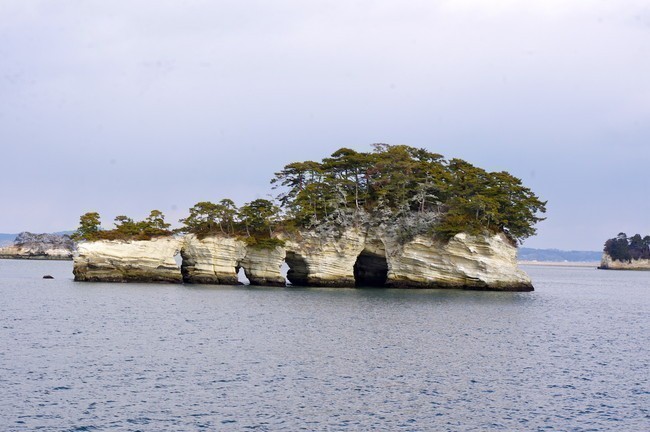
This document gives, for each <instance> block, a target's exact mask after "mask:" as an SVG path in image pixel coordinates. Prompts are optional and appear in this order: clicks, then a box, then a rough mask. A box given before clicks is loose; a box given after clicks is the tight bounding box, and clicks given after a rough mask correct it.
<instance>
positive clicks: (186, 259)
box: [181, 234, 286, 286]
mask: <svg viewBox="0 0 650 432" xmlns="http://www.w3.org/2000/svg"><path fill="white" fill-rule="evenodd" d="M181 256H182V257H183V264H182V266H181V270H182V273H183V280H184V281H185V282H187V283H203V284H222V285H237V284H239V281H238V277H237V275H238V272H239V269H240V268H243V269H244V274H245V275H246V277H247V278H248V280H249V281H250V283H251V285H267V286H284V285H285V284H286V282H285V279H284V276H282V273H281V272H280V268H281V266H282V264H283V263H284V259H285V250H284V249H283V248H279V247H278V248H274V249H259V248H255V247H250V246H246V243H244V242H243V241H241V240H238V239H236V238H233V237H226V236H221V235H217V236H208V237H204V238H198V237H197V236H196V235H194V234H188V235H187V236H185V238H184V241H183V246H182V249H181Z"/></svg>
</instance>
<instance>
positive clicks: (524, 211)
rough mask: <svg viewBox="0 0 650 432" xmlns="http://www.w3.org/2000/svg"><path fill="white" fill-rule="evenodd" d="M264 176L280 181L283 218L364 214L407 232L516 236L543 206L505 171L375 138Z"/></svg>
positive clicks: (308, 222) (346, 218) (529, 229)
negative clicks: (370, 146)
mask: <svg viewBox="0 0 650 432" xmlns="http://www.w3.org/2000/svg"><path fill="white" fill-rule="evenodd" d="M272 183H273V184H274V185H275V186H276V187H281V188H282V189H283V190H282V193H281V194H280V196H279V197H278V199H279V201H280V203H281V205H282V207H283V209H284V210H285V211H286V218H287V219H288V220H291V221H293V222H294V223H295V224H297V225H298V226H302V227H310V226H318V225H321V224H323V223H327V222H328V221H335V222H336V223H339V224H341V223H350V221H352V222H356V221H358V220H359V219H360V218H362V219H363V216H364V215H368V216H369V217H367V218H366V219H368V220H370V221H379V223H383V224H385V225H390V226H393V227H394V226H397V227H401V228H402V229H415V230H416V231H418V232H414V233H413V234H421V233H423V232H422V231H423V230H424V231H426V232H428V233H430V234H438V235H440V236H442V237H444V238H449V237H452V236H453V235H455V234H457V233H460V232H466V233H469V234H480V233H484V232H489V233H498V232H503V233H505V234H506V235H507V236H508V237H509V238H510V239H511V240H513V241H517V240H519V241H521V240H523V239H525V238H527V237H529V236H531V235H533V234H535V232H536V230H535V227H534V225H535V224H536V223H537V222H539V221H541V220H543V218H542V217H540V214H541V213H544V212H545V211H546V208H545V205H546V202H543V201H541V200H540V199H539V198H538V197H537V196H536V195H535V194H534V193H533V192H532V191H531V190H530V189H528V188H526V187H524V186H523V185H522V183H521V180H520V179H518V178H516V177H514V176H512V175H510V174H508V173H507V172H487V171H485V170H483V169H481V168H478V167H475V166H473V165H472V164H470V163H469V162H466V161H464V160H461V159H451V160H445V159H444V157H443V156H442V155H440V154H437V153H431V152H429V151H427V150H426V149H418V148H414V147H409V146H405V145H395V146H393V145H387V144H375V145H374V151H373V152H369V153H363V152H356V151H354V150H351V149H347V148H341V149H339V150H337V151H336V152H334V153H333V154H332V155H331V157H329V158H325V159H323V160H322V161H320V162H314V161H306V162H295V163H291V164H289V165H287V166H285V167H284V169H283V170H281V171H280V172H278V173H276V174H275V178H274V179H273V180H272ZM417 221H423V222H424V224H422V223H420V224H418V223H417ZM407 234H408V233H407Z"/></svg>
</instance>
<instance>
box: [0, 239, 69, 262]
mask: <svg viewBox="0 0 650 432" xmlns="http://www.w3.org/2000/svg"><path fill="white" fill-rule="evenodd" d="M74 250H75V243H74V241H73V240H72V239H71V238H70V236H67V235H57V234H32V233H30V232H22V233H20V234H18V236H17V237H16V239H15V240H14V244H13V245H11V246H6V247H3V248H0V258H13V259H39V260H71V259H72V256H73V254H74Z"/></svg>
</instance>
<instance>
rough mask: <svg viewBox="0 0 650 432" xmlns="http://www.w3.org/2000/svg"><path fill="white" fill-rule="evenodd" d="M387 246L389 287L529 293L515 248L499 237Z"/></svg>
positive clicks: (421, 239)
mask: <svg viewBox="0 0 650 432" xmlns="http://www.w3.org/2000/svg"><path fill="white" fill-rule="evenodd" d="M389 241H390V240H389ZM387 246H388V249H389V253H388V254H387V260H388V267H389V271H388V281H387V284H388V285H390V286H395V287H402V286H404V287H427V288H464V289H480V290H500V291H532V290H533V286H532V283H531V281H530V278H529V277H528V276H527V275H526V273H524V272H523V271H521V270H519V269H518V268H517V249H516V247H514V246H513V245H512V244H511V243H510V242H509V241H508V239H507V238H506V237H505V235H503V234H498V235H494V236H469V235H467V234H463V233H461V234H457V235H456V236H454V237H453V238H452V239H450V240H449V241H448V242H447V243H442V242H440V241H436V240H433V239H431V238H425V237H421V236H419V237H416V238H415V239H413V240H412V241H410V242H408V243H406V244H404V245H403V246H400V245H399V244H398V243H392V244H391V243H388V245H387Z"/></svg>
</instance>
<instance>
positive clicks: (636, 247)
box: [598, 232, 650, 270]
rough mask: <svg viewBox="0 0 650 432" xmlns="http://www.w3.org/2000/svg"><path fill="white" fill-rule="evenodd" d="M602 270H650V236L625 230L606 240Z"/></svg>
mask: <svg viewBox="0 0 650 432" xmlns="http://www.w3.org/2000/svg"><path fill="white" fill-rule="evenodd" d="M598 268H599V269H601V270H650V236H648V235H647V236H645V237H641V235H640V234H635V235H633V236H632V237H628V236H627V234H625V233H624V232H621V233H619V234H618V235H617V236H616V237H614V238H611V239H609V240H607V241H606V242H605V247H604V249H603V256H602V259H601V262H600V266H599V267H598Z"/></svg>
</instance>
